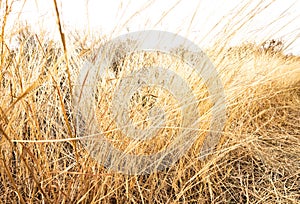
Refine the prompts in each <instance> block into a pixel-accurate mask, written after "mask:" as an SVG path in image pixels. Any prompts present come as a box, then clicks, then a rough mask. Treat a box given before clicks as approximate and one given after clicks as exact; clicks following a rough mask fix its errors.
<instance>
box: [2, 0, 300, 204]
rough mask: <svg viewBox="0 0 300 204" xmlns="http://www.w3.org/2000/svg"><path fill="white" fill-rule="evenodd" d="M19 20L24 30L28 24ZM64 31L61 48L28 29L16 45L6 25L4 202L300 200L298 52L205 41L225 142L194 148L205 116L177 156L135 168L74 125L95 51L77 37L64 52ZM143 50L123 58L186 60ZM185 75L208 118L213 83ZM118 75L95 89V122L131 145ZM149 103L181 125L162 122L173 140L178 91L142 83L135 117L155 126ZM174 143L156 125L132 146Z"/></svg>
mask: <svg viewBox="0 0 300 204" xmlns="http://www.w3.org/2000/svg"><path fill="white" fill-rule="evenodd" d="M54 2H55V1H54ZM7 13H8V12H7ZM251 15H252V14H251ZM251 15H250V16H251ZM253 15H254V14H253ZM4 25H5V20H4V23H3V26H4ZM60 29H61V28H60ZM20 32H24V33H26V28H24V30H23V31H22V30H20ZM60 32H61V33H62V31H61V30H60ZM4 35H5V33H4V29H2V34H1V36H4ZM65 43H66V42H63V44H64V47H63V48H64V49H61V48H59V45H57V44H56V43H54V42H52V41H49V40H47V39H46V38H43V37H38V36H37V35H35V34H32V33H30V32H28V33H27V34H26V35H25V36H24V37H23V38H22V39H20V47H19V48H18V49H15V50H10V49H9V46H6V45H7V44H6V42H5V39H4V37H1V66H0V67H1V70H0V93H1V98H0V152H1V154H0V158H1V159H0V160H1V161H0V181H1V182H0V201H1V202H2V203H18V202H19V203H42V202H46V203H299V202H300V193H299V189H300V159H299V158H300V57H297V56H287V55H285V54H283V52H282V51H283V50H276V46H275V47H272V46H270V47H268V48H266V47H265V48H262V46H261V45H256V44H250V43H249V44H244V45H240V46H236V47H232V48H230V49H227V48H224V47H223V45H224V44H223V43H222V44H221V43H216V44H215V46H214V47H213V48H210V49H207V50H205V52H206V53H207V54H208V56H209V57H210V59H211V60H212V62H213V63H214V65H215V66H216V68H217V70H218V71H219V73H220V78H221V80H222V82H223V84H224V88H225V93H226V100H227V103H228V104H227V110H226V111H227V120H226V124H225V127H224V129H223V132H222V138H221V141H220V144H219V146H218V149H217V151H215V152H214V153H213V154H212V155H210V156H209V157H207V158H206V159H204V160H199V159H198V157H199V152H200V150H201V146H202V142H203V139H204V135H205V134H204V133H206V131H207V129H208V127H205V126H203V127H202V129H201V131H200V134H199V140H197V141H196V142H195V143H194V144H193V146H192V148H191V149H190V150H189V151H188V152H187V154H185V155H184V157H182V158H181V159H180V160H179V161H178V162H176V164H175V165H174V166H171V167H170V168H168V169H166V170H164V171H161V172H154V173H151V174H149V175H137V176H129V175H123V174H120V173H113V172H110V171H108V170H107V169H105V168H104V167H103V166H102V165H100V164H98V163H97V162H96V161H94V160H93V159H92V158H91V157H90V155H89V154H88V152H87V151H86V149H84V147H83V146H82V145H81V143H80V142H78V140H79V139H78V138H74V137H73V135H75V134H76V123H75V118H74V115H73V113H74V112H73V108H74V107H73V106H72V103H71V90H72V85H73V84H74V83H75V81H76V77H77V76H78V72H79V69H80V68H81V66H82V63H83V61H84V60H85V59H86V58H89V56H90V55H91V53H92V52H93V51H91V52H89V51H86V50H84V49H83V48H82V47H81V50H80V51H75V50H68V53H66V46H65ZM95 44H96V43H95ZM94 46H96V45H94ZM91 50H92V49H91ZM143 56H144V58H142V57H141V55H139V54H137V55H134V56H131V57H128V59H125V63H124V64H123V67H126V66H129V67H130V64H132V63H133V64H135V65H137V66H143V65H145V64H143V63H146V64H147V63H148V64H147V65H155V63H157V62H158V63H160V64H161V63H163V64H164V65H170V64H172V63H173V66H174V69H176V68H178V67H179V66H184V65H182V64H180V62H178V64H177V62H176V63H174V62H175V61H176V60H174V59H172V58H171V59H170V57H169V58H168V57H167V56H164V55H159V56H158V55H156V53H152V54H148V55H143ZM66 58H67V60H66ZM66 61H68V62H66ZM126 63H127V64H126ZM174 64H175V65H174ZM67 66H69V67H67ZM170 66H171V65H170ZM187 80H190V83H191V86H193V87H194V88H195V92H196V95H197V97H198V98H199V110H200V111H202V112H201V113H203V115H204V116H203V120H204V121H205V120H206V121H209V118H210V114H206V113H209V110H210V108H211V104H209V102H205V101H202V100H201V99H203V98H206V97H207V92H206V91H205V86H204V85H203V84H202V85H201V82H200V81H197V80H196V79H195V80H194V78H188V79H187ZM116 81H118V79H115V80H111V81H106V84H105V86H102V88H103V89H101V90H100V92H99V96H100V97H99V98H98V102H101V103H99V105H98V106H97V107H98V111H99V112H97V114H99V116H98V117H99V118H100V120H99V128H101V129H104V130H105V131H106V132H107V133H110V134H107V135H106V136H107V137H108V138H113V139H115V140H114V144H115V146H117V147H119V148H120V149H122V148H123V149H126V148H128V145H127V144H129V145H130V141H129V139H128V141H127V140H125V139H124V138H122V135H120V133H116V132H117V131H119V130H118V128H117V127H116V125H115V124H114V121H113V120H112V119H111V118H109V117H108V116H109V114H108V113H107V110H108V106H109V105H107V104H108V103H109V101H110V100H109V99H110V97H111V95H112V90H113V88H114V86H115V84H114V83H116ZM70 83H72V85H70ZM149 93H150V94H151V95H149ZM162 95H163V96H164V97H159V96H162ZM141 96H146V97H144V99H141ZM154 96H155V97H154ZM104 99H105V100H104ZM101 100H102V101H101ZM103 100H104V101H103ZM106 103H107V104H106ZM103 104H106V105H103ZM153 104H156V105H158V106H161V107H163V109H165V110H166V112H167V113H168V114H169V115H168V116H167V123H169V124H168V125H169V126H170V127H174V128H173V129H172V128H171V129H169V130H163V131H162V132H161V134H162V135H163V136H165V137H166V138H169V140H171V139H172V137H173V136H174V134H175V133H176V130H177V129H176V128H180V127H176V126H178V123H179V122H178V121H180V117H177V116H178V115H180V114H179V113H177V112H176V111H177V110H178V109H177V108H176V107H177V106H178V104H176V100H174V99H172V96H170V95H167V94H166V93H165V91H163V90H157V89H151V88H150V89H143V90H140V93H139V95H138V94H137V95H136V99H135V100H134V101H132V104H131V107H132V110H131V111H132V112H131V114H132V115H131V117H132V119H133V121H136V122H137V123H138V125H140V127H142V128H143V127H146V126H148V125H149V124H148V123H149V121H147V120H146V118H147V114H148V110H149V109H150V108H151V107H152V106H153ZM137 113H139V114H140V115H138V114H137ZM105 114H106V115H105ZM168 117H169V118H168ZM114 131H115V132H114ZM120 141H121V142H120ZM126 142H127V143H126ZM75 144H76V145H75ZM167 144H168V140H162V137H157V138H153V139H152V142H151V141H150V143H148V144H144V143H139V144H137V145H138V147H139V148H136V147H137V146H134V147H135V149H130V150H131V153H145V154H149V153H153V152H156V151H157V150H159V149H161V148H162V147H163V146H165V145H167ZM135 145H136V144H135ZM128 151H129V150H128Z"/></svg>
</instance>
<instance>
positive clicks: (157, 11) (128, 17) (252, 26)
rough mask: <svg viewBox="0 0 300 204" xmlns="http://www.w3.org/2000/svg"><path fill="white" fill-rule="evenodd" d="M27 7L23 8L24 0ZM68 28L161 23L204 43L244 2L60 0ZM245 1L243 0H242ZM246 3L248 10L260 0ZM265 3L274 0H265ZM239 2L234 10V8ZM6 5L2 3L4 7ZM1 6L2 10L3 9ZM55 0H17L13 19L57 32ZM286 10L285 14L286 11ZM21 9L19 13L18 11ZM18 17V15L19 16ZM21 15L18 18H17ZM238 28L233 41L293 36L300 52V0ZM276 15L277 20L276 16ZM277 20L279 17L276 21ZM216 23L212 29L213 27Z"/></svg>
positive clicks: (281, 2)
mask: <svg viewBox="0 0 300 204" xmlns="http://www.w3.org/2000/svg"><path fill="white" fill-rule="evenodd" d="M24 2H25V4H24V7H23V9H21V8H22V5H23V3H24ZM57 2H58V6H59V10H60V13H61V15H62V21H63V25H64V29H65V30H66V31H67V32H72V30H74V29H77V30H82V31H83V32H85V33H101V35H102V34H103V35H104V34H107V35H112V36H116V35H119V34H122V33H127V32H128V31H138V30H143V29H159V30H165V31H170V32H175V33H179V34H181V35H183V36H184V37H188V38H189V39H191V40H194V41H196V42H197V43H198V44H200V45H204V46H205V43H207V42H210V41H211V40H213V39H214V38H215V36H216V34H217V33H218V32H219V31H220V29H218V28H220V27H222V25H224V24H228V23H233V24H234V25H238V23H239V22H241V20H242V19H243V18H242V16H243V14H242V15H240V16H239V17H234V15H235V14H236V11H239V10H241V8H242V6H245V2H246V1H239V0H227V1H223V0H150V1H149V0H148V1H147V0H111V1H109V0H105V1H104V0H57ZM241 2H242V4H243V5H240V4H241ZM249 2H251V3H250V4H249V5H247V6H246V10H248V11H250V10H251V9H253V8H254V5H255V4H257V3H258V2H259V0H253V1H249ZM262 2H263V3H262V4H261V7H264V6H266V5H267V4H268V3H269V2H271V0H270V1H268V0H265V1H262ZM234 8H236V10H235V12H234V11H232V9H234ZM1 9H2V10H3V8H0V10H1ZM1 13H2V12H0V14H1ZM54 13H55V10H54V5H53V0H27V1H24V0H23V1H22V0H21V1H17V2H15V3H14V6H13V9H12V15H11V16H10V18H9V25H15V24H16V23H17V22H18V21H20V20H22V21H27V23H28V24H30V25H32V27H33V28H34V29H36V30H38V29H39V28H43V29H46V30H48V31H49V32H50V33H57V27H56V17H55V16H54ZM282 14H283V15H282ZM18 15H20V16H18ZM17 17H18V18H17ZM16 19H17V20H16ZM244 19H248V20H247V23H246V25H245V27H243V28H242V29H239V32H238V33H236V35H235V38H234V39H233V40H232V43H233V44H238V43H241V42H243V41H257V42H259V41H262V40H266V39H270V38H280V39H283V40H285V41H287V43H289V42H290V41H291V40H295V39H296V42H295V43H293V44H292V45H291V46H290V48H289V50H288V51H289V52H293V53H294V54H298V55H300V0H277V1H275V3H273V4H272V5H271V6H270V7H268V8H267V9H265V10H264V11H263V12H261V13H260V14H258V15H257V16H255V17H254V18H252V19H249V18H244ZM276 19H277V21H275V20H276ZM274 21H275V22H274ZM215 25H218V26H217V28H215V29H214V30H213V31H211V29H212V28H213V27H214V26H215Z"/></svg>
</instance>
